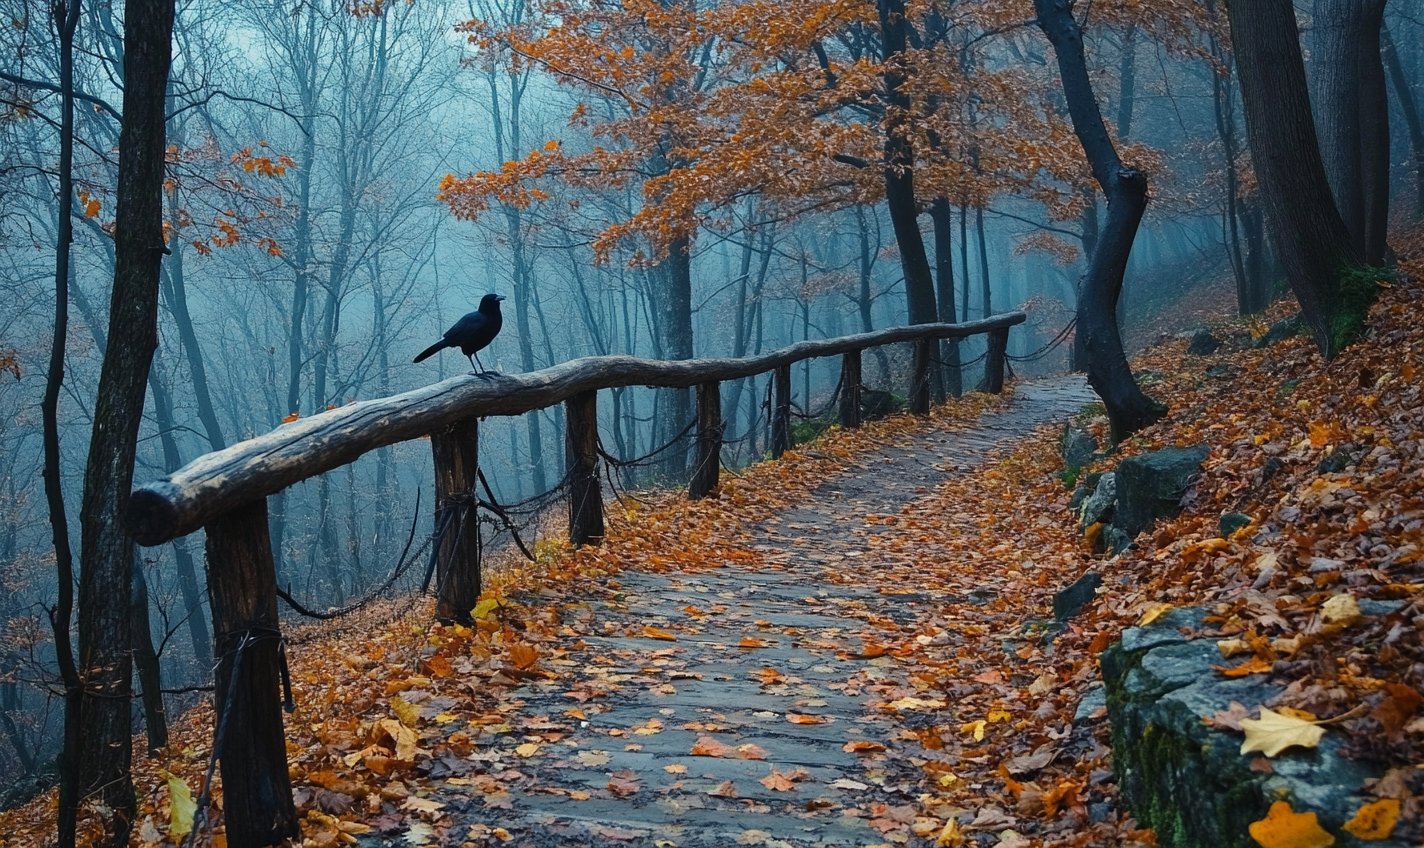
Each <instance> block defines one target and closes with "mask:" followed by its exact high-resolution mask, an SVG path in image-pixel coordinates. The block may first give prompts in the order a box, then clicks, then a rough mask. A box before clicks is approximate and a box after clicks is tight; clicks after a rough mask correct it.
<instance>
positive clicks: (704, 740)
mask: <svg viewBox="0 0 1424 848" xmlns="http://www.w3.org/2000/svg"><path fill="white" fill-rule="evenodd" d="M736 751H737V749H736V748H733V747H732V746H731V745H724V744H722V743H721V742H718V741H717V740H716V739H714V738H712V737H711V736H699V737H697V741H696V742H694V743H693V744H692V751H691V753H692V755H693V756H694V757H732V756H735V755H736Z"/></svg>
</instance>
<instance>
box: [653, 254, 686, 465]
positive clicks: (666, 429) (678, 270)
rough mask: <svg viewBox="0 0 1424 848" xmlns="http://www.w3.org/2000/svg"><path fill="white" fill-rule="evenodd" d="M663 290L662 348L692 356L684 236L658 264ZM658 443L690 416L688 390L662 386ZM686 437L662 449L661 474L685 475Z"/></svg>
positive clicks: (669, 439)
mask: <svg viewBox="0 0 1424 848" xmlns="http://www.w3.org/2000/svg"><path fill="white" fill-rule="evenodd" d="M658 270H659V272H660V273H659V274H658V276H659V277H660V278H661V279H662V282H663V289H662V293H661V294H662V297H661V298H660V300H661V301H662V307H663V308H662V313H663V348H664V353H665V355H666V356H667V358H668V359H691V358H692V355H693V349H692V239H691V238H689V237H687V236H683V237H682V238H679V239H677V240H676V241H674V242H673V243H672V245H671V246H669V248H668V255H667V258H666V259H664V260H663V261H662V262H661V263H660V264H659V266H658ZM659 396H660V397H661V398H662V404H661V408H660V409H659V412H660V415H659V416H658V423H659V438H658V444H659V445H663V444H667V443H669V442H672V441H673V440H674V438H675V437H677V435H678V433H680V432H681V431H682V429H683V428H684V427H686V426H687V425H688V423H689V421H690V420H691V418H692V390H691V389H662V390H660V391H659ZM688 445H689V439H688V438H687V437H686V436H684V437H683V438H678V439H677V441H676V444H673V445H672V447H670V448H668V449H667V450H666V451H664V452H663V458H662V461H661V462H660V463H659V467H660V471H661V473H662V475H663V476H664V477H665V478H667V479H669V480H682V479H683V478H684V477H685V476H686V474H687V456H688Z"/></svg>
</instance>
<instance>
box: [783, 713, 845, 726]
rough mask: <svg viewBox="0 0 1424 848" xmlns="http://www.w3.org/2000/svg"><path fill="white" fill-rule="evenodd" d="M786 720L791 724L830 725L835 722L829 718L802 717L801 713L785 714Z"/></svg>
mask: <svg viewBox="0 0 1424 848" xmlns="http://www.w3.org/2000/svg"><path fill="white" fill-rule="evenodd" d="M786 720H787V721H789V722H791V723H792V724H830V723H831V722H833V721H835V719H833V718H831V717H830V716H813V715H802V714H801V713H787V714H786Z"/></svg>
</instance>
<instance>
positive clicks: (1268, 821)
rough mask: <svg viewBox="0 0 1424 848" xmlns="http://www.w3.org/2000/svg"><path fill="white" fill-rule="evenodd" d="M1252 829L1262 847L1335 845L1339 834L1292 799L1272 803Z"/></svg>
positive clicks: (1295, 847)
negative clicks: (1330, 831)
mask: <svg viewBox="0 0 1424 848" xmlns="http://www.w3.org/2000/svg"><path fill="white" fill-rule="evenodd" d="M1262 712H1265V710H1262ZM1248 830H1249V831H1250V833H1251V838H1252V839H1254V840H1256V841H1257V842H1259V843H1260V844H1261V848H1327V846H1330V845H1334V844H1335V837H1333V836H1331V835H1330V834H1328V833H1326V832H1325V831H1324V830H1322V829H1321V827H1320V822H1319V821H1318V820H1317V819H1316V817H1315V813H1297V812H1295V811H1294V810H1292V809H1291V805H1290V803H1289V802H1288V801H1277V802H1276V803H1274V804H1272V805H1271V811H1270V812H1269V813H1267V814H1266V817H1265V818H1264V819H1261V820H1260V821H1258V822H1252V823H1251V825H1250V827H1249V828H1248Z"/></svg>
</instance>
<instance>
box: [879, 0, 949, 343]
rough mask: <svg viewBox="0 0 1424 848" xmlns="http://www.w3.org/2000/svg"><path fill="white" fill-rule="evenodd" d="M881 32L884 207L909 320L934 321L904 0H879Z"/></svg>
mask: <svg viewBox="0 0 1424 848" xmlns="http://www.w3.org/2000/svg"><path fill="white" fill-rule="evenodd" d="M877 5H878V8H879V10H880V30H881V33H882V40H883V41H884V45H885V72H884V81H885V90H886V100H887V101H888V108H887V109H886V117H885V205H886V207H887V208H888V209H889V212H890V225H891V226H892V227H893V228H894V230H895V243H896V244H897V245H899V247H900V267H901V269H902V270H903V271H904V274H905V299H906V301H907V305H908V307H909V319H910V323H911V324H928V323H931V322H933V321H934V320H936V314H935V297H934V278H933V276H932V275H931V273H930V260H929V256H928V255H927V254H926V252H925V240H924V238H923V237H922V236H921V235H920V225H919V221H918V218H919V209H918V207H917V206H916V203H915V149H914V146H913V144H911V141H910V137H909V132H910V114H909V113H910V108H911V103H910V96H909V94H908V93H907V92H906V90H905V86H906V83H907V82H908V80H907V78H906V76H905V70H904V68H903V67H902V64H901V63H902V62H903V61H904V55H905V51H906V50H907V49H908V45H907V43H906V42H907V33H906V30H907V28H908V24H907V23H906V21H905V3H904V0H878V4H877Z"/></svg>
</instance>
